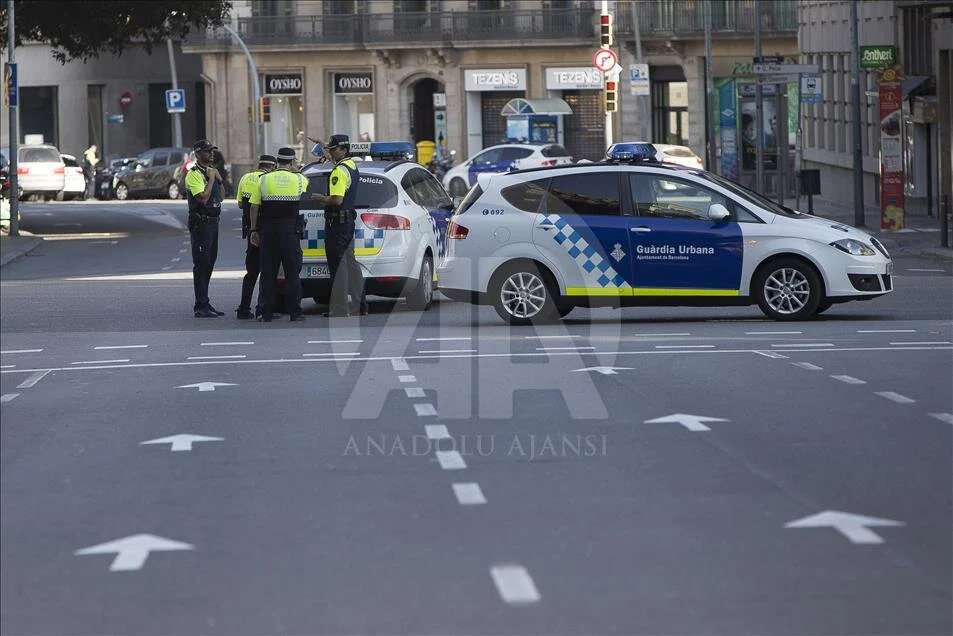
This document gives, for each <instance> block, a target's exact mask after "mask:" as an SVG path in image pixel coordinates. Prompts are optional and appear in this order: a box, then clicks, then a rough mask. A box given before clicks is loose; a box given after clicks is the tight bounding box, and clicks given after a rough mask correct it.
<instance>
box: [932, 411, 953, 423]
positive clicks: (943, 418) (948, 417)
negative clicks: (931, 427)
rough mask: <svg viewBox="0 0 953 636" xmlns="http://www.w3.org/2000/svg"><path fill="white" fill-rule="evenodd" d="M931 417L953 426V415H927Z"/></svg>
mask: <svg viewBox="0 0 953 636" xmlns="http://www.w3.org/2000/svg"><path fill="white" fill-rule="evenodd" d="M927 415H929V416H930V417H935V418H936V419H938V420H940V421H941V422H946V423H947V424H953V413H927Z"/></svg>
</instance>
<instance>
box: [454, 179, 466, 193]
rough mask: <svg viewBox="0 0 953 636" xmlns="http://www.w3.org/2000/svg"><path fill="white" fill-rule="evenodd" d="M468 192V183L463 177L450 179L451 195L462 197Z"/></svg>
mask: <svg viewBox="0 0 953 636" xmlns="http://www.w3.org/2000/svg"><path fill="white" fill-rule="evenodd" d="M466 193H467V184H466V182H465V181H464V180H463V179H451V180H450V196H451V197H462V196H465V195H466Z"/></svg>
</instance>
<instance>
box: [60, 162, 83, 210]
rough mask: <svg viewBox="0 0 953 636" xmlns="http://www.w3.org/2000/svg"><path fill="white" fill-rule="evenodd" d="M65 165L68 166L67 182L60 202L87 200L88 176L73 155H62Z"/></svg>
mask: <svg viewBox="0 0 953 636" xmlns="http://www.w3.org/2000/svg"><path fill="white" fill-rule="evenodd" d="M60 157H61V158H62V159H63V164H64V165H65V166H66V173H65V177H66V178H65V181H64V184H63V190H62V192H61V194H60V195H59V196H57V199H58V200H67V199H81V200H84V199H86V175H85V174H83V168H82V166H80V165H79V163H78V162H77V161H76V157H74V156H73V155H60Z"/></svg>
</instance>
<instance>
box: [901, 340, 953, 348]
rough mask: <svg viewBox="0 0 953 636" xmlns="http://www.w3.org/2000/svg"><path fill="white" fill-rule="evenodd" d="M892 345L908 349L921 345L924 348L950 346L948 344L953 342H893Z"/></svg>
mask: <svg viewBox="0 0 953 636" xmlns="http://www.w3.org/2000/svg"><path fill="white" fill-rule="evenodd" d="M890 344H891V345H894V346H899V347H907V346H916V345H921V346H923V345H948V344H953V342H948V341H943V342H891V343H890Z"/></svg>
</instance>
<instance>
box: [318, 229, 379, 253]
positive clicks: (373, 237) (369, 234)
mask: <svg viewBox="0 0 953 636" xmlns="http://www.w3.org/2000/svg"><path fill="white" fill-rule="evenodd" d="M304 239H305V240H306V241H307V242H308V243H307V245H308V247H307V248H306V249H309V250H314V249H323V248H324V230H323V229H320V230H318V229H315V230H305V231H304ZM383 245H384V230H371V229H366V228H356V229H355V230H354V248H355V249H361V248H367V249H370V248H377V249H378V250H379V249H380V248H381V247H382V246H383Z"/></svg>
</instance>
